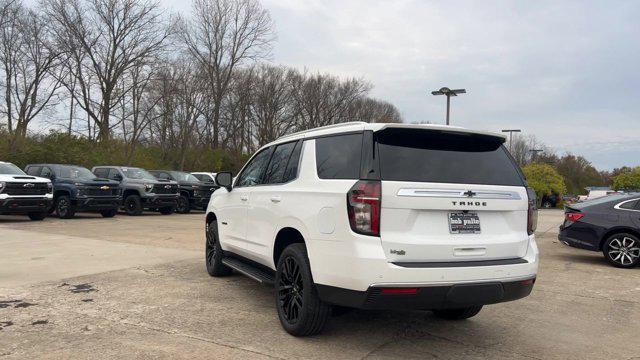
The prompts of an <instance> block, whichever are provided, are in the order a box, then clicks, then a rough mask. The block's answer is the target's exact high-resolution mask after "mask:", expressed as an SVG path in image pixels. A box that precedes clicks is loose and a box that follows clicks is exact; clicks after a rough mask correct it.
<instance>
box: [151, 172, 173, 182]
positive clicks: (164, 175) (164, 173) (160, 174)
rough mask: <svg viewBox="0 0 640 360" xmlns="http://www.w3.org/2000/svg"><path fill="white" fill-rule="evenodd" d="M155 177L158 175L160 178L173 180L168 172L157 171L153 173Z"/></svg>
mask: <svg viewBox="0 0 640 360" xmlns="http://www.w3.org/2000/svg"><path fill="white" fill-rule="evenodd" d="M153 175H154V176H155V177H157V178H158V179H162V180H173V179H172V178H171V175H169V174H168V173H166V172H156V173H154V174H153Z"/></svg>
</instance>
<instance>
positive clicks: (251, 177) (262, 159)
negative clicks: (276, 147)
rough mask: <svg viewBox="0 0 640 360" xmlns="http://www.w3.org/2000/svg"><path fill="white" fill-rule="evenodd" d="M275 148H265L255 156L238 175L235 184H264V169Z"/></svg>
mask: <svg viewBox="0 0 640 360" xmlns="http://www.w3.org/2000/svg"><path fill="white" fill-rule="evenodd" d="M272 151H273V148H272V147H270V148H268V149H264V150H262V151H261V152H259V153H258V155H256V156H254V157H253V159H251V161H250V162H249V164H247V166H246V167H245V168H244V170H243V171H242V174H240V176H239V177H238V181H237V182H236V185H235V186H254V185H259V184H262V178H263V176H262V175H263V174H264V170H265V168H266V167H267V163H268V162H269V158H270V157H271V152H272Z"/></svg>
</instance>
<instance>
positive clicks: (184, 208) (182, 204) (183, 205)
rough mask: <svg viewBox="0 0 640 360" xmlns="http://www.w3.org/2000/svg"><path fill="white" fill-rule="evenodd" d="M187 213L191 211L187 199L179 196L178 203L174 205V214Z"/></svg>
mask: <svg viewBox="0 0 640 360" xmlns="http://www.w3.org/2000/svg"><path fill="white" fill-rule="evenodd" d="M189 211H191V205H190V204H189V198H188V197H186V196H184V195H180V197H179V198H178V203H177V205H176V212H177V213H178V214H188V213H189Z"/></svg>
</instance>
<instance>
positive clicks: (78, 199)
mask: <svg viewBox="0 0 640 360" xmlns="http://www.w3.org/2000/svg"><path fill="white" fill-rule="evenodd" d="M24 171H25V172H26V173H27V174H29V175H33V176H40V177H43V178H48V179H50V180H51V183H52V184H53V207H52V208H51V212H52V213H53V212H55V213H56V215H57V216H58V217H59V218H61V219H71V218H72V217H74V215H75V214H76V212H82V211H90V212H94V211H95V212H99V213H100V214H102V216H103V217H106V218H110V217H114V216H116V214H117V213H118V208H119V207H120V204H121V203H122V194H121V193H120V186H119V185H118V182H116V181H111V180H108V179H104V178H98V177H97V176H95V175H94V174H93V173H92V172H91V171H89V169H87V168H85V167H82V166H78V165H63V164H29V165H27V166H26V167H25V169H24Z"/></svg>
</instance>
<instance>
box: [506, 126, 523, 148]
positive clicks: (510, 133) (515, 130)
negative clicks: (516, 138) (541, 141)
mask: <svg viewBox="0 0 640 360" xmlns="http://www.w3.org/2000/svg"><path fill="white" fill-rule="evenodd" d="M502 132H503V133H506V132H508V133H509V152H510V153H513V151H512V150H513V146H512V145H511V144H513V133H514V132H517V133H519V132H522V130H520V129H505V130H502Z"/></svg>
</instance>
